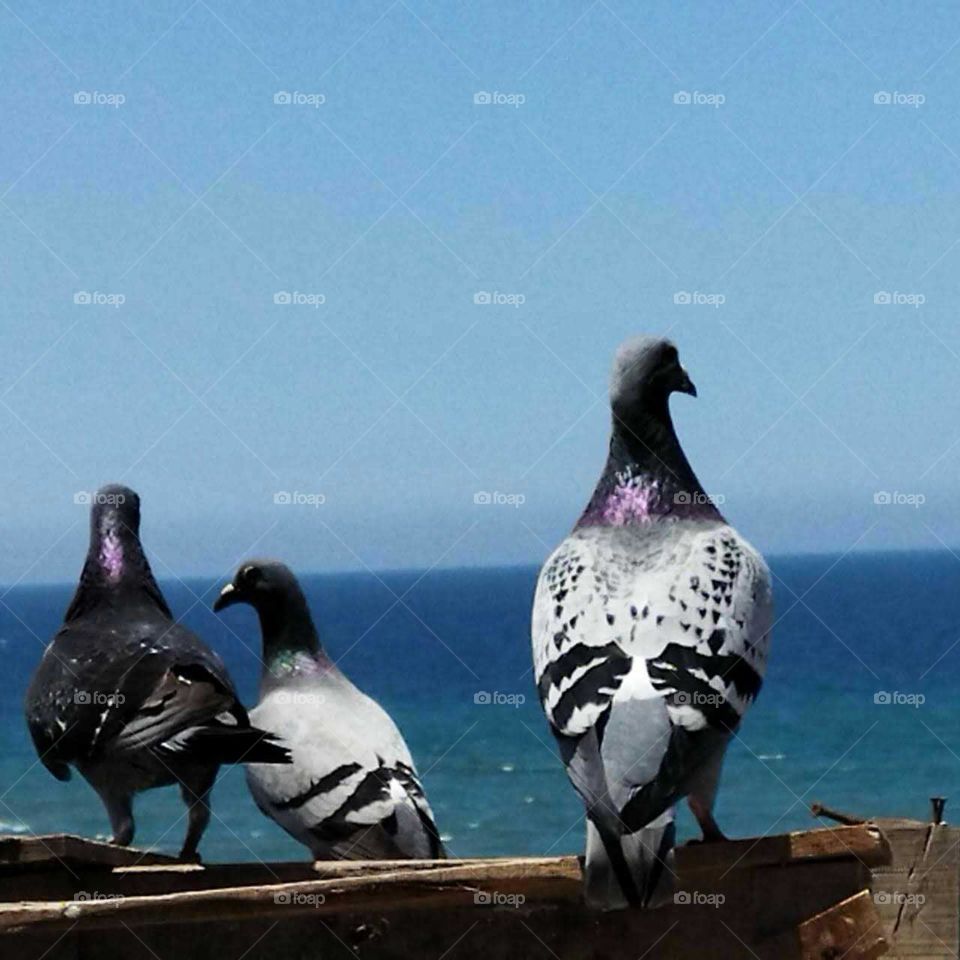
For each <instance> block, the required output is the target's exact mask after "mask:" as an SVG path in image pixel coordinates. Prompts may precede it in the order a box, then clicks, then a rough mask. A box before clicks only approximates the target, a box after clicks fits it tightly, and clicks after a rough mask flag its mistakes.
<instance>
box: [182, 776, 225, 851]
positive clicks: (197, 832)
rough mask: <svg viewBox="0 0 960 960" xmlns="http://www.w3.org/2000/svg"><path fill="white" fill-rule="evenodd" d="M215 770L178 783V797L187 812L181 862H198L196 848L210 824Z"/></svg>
mask: <svg viewBox="0 0 960 960" xmlns="http://www.w3.org/2000/svg"><path fill="white" fill-rule="evenodd" d="M217 769H218V768H217V767H213V768H208V769H204V770H201V771H198V772H197V774H196V775H195V776H194V777H193V778H191V779H190V780H187V778H184V779H183V780H181V781H180V796H181V797H183V802H184V803H185V804H186V805H187V808H188V810H189V815H188V825H187V835H186V837H185V838H184V840H183V847H182V848H181V850H180V859H181V860H190V861H193V862H195V863H199V862H200V854H199V852H198V849H197V848H198V847H199V846H200V838H201V837H202V836H203V832H204V830H206V829H207V824H208V823H209V822H210V791H211V790H212V789H213V783H214V781H215V780H216V779H217Z"/></svg>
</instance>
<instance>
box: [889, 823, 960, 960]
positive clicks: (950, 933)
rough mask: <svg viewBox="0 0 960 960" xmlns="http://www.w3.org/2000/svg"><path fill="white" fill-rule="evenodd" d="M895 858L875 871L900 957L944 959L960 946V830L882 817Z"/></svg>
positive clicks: (895, 953)
mask: <svg viewBox="0 0 960 960" xmlns="http://www.w3.org/2000/svg"><path fill="white" fill-rule="evenodd" d="M879 823H880V824H881V825H882V826H883V830H884V833H885V834H886V835H887V837H888V840H889V843H890V847H891V851H892V853H893V859H892V862H891V864H890V865H889V866H888V867H883V868H880V869H877V870H875V871H874V880H873V893H874V900H875V902H876V906H877V910H878V912H879V914H880V918H881V921H882V922H883V924H884V929H885V932H886V937H887V940H888V941H889V944H890V956H891V957H892V958H897V960H900V958H902V960H908V958H909V960H920V958H923V960H945V958H956V957H957V956H958V949H960V918H958V904H960V830H958V828H956V827H950V826H948V825H946V824H933V823H922V822H919V821H907V820H896V821H893V820H891V821H884V820H881V821H879Z"/></svg>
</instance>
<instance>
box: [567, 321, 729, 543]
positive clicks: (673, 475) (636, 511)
mask: <svg viewBox="0 0 960 960" xmlns="http://www.w3.org/2000/svg"><path fill="white" fill-rule="evenodd" d="M672 393H687V394H690V395H691V396H694V397H695V396H696V395H697V388H696V387H695V386H694V385H693V381H692V380H691V379H690V375H689V374H688V373H687V371H686V370H685V369H684V367H683V366H682V365H681V363H680V357H679V354H678V353H677V348H676V346H675V345H674V344H673V343H671V341H669V340H666V339H664V338H662V337H654V336H639V337H634V338H633V339H631V340H627V341H626V342H625V343H623V344H621V346H620V348H619V349H618V350H617V353H616V356H615V357H614V360H613V370H612V372H611V375H610V410H611V413H612V415H613V425H612V428H611V433H610V454H609V456H608V458H607V463H606V466H605V467H604V471H603V474H602V475H601V477H600V480H599V482H598V483H597V486H596V489H595V490H594V492H593V497H592V498H591V500H590V503H589V504H588V506H587V509H586V510H585V511H584V513H583V515H582V516H581V518H580V521H579V522H578V524H577V525H578V526H595V525H601V526H624V525H628V524H636V523H649V522H652V521H655V520H658V519H665V518H673V519H679V518H701V519H716V518H718V517H719V516H720V515H719V512H718V511H717V509H716V506H715V505H714V504H713V501H712V500H711V499H710V498H709V497H708V496H707V495H706V494H705V493H704V491H703V488H702V487H701V486H700V482H699V481H698V480H697V477H696V475H695V474H694V472H693V469H692V468H691V466H690V463H689V462H688V460H687V458H686V456H685V454H684V452H683V449H682V447H681V446H680V441H679V440H678V439H677V434H676V431H675V430H674V427H673V420H672V419H671V417H670V402H669V401H670V394H672Z"/></svg>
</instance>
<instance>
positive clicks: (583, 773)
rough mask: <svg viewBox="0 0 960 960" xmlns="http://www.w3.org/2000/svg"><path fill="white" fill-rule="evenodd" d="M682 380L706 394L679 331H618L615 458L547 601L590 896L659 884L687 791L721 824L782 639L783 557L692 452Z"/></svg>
mask: <svg viewBox="0 0 960 960" xmlns="http://www.w3.org/2000/svg"><path fill="white" fill-rule="evenodd" d="M674 391H680V392H682V393H689V394H692V395H693V396H696V390H695V388H694V386H693V383H692V382H691V381H690V378H689V377H688V375H687V372H686V370H684V368H683V367H682V366H681V365H680V361H679V359H678V356H677V350H676V347H674V345H673V344H672V343H670V342H669V341H667V340H661V339H658V338H654V337H639V338H637V339H635V340H631V341H628V342H627V343H625V344H624V345H623V346H622V347H621V348H620V350H619V352H618V353H617V357H616V360H615V363H614V368H613V376H612V381H611V407H612V411H613V427H612V436H611V439H610V453H609V457H608V459H607V464H606V467H605V468H604V471H603V474H602V476H601V477H600V481H599V482H598V484H597V487H596V489H595V490H594V493H593V497H592V498H591V500H590V503H589V505H588V506H587V509H586V511H585V512H584V514H583V516H582V517H581V518H580V520H579V522H578V523H577V525H576V527H575V528H574V530H573V532H572V533H571V534H570V536H568V537H567V539H566V540H564V541H563V543H561V544H560V546H559V547H558V548H557V549H556V550H555V551H554V553H553V554H552V555H551V557H550V558H549V559H548V560H547V562H546V564H545V565H544V567H543V570H542V571H541V573H540V579H539V581H538V584H537V591H536V597H535V599H534V606H533V624H532V640H533V659H534V667H535V673H536V680H537V685H538V691H539V695H540V701H541V703H542V705H543V708H544V711H545V712H546V714H547V718H548V720H549V721H550V725H551V728H552V731H553V733H554V735H555V737H556V738H557V741H558V743H559V745H560V751H561V755H562V757H563V759H564V762H565V764H566V767H567V773H568V775H569V777H570V780H571V782H572V783H573V785H574V787H575V788H576V790H577V792H578V793H579V794H580V796H581V798H582V800H583V802H584V805H585V806H586V812H587V854H586V896H587V899H588V901H589V902H590V903H592V904H593V905H595V906H598V907H601V908H619V907H623V906H626V905H627V904H640V905H648V904H653V903H657V902H661V901H662V899H663V898H664V896H665V893H666V891H667V890H669V888H670V886H671V883H670V879H671V878H670V877H669V872H670V870H669V867H670V862H671V860H672V857H671V856H670V851H671V849H672V847H673V842H674V826H673V819H674V806H675V804H677V803H678V802H679V801H680V800H681V799H683V798H684V797H687V798H688V802H689V805H690V809H691V810H692V812H693V814H694V815H695V817H696V818H697V821H698V822H699V825H700V828H701V830H702V831H703V838H704V840H718V839H722V838H723V834H722V833H721V832H720V828H719V827H718V826H717V824H716V822H715V821H714V819H713V815H712V808H713V801H714V796H715V794H716V791H717V784H718V780H719V777H720V768H721V765H722V763H723V756H724V752H725V750H726V747H727V743H728V741H729V739H730V737H731V736H732V735H733V733H734V732H735V731H736V729H737V727H738V725H739V723H740V718H741V717H742V716H743V714H744V712H745V711H746V709H747V707H748V706H749V705H750V704H751V703H752V702H753V700H754V699H755V697H756V696H757V693H758V691H759V690H760V684H761V681H762V678H763V673H764V669H765V666H766V660H767V650H768V647H769V633H770V629H771V625H772V616H773V609H772V601H771V589H770V574H769V572H768V570H767V567H766V564H765V563H764V561H763V558H762V557H761V556H760V555H759V554H758V553H757V552H756V550H754V549H753V547H751V546H750V544H748V543H747V542H746V541H745V540H744V539H743V538H742V537H741V536H740V535H739V534H738V533H737V532H736V530H734V529H733V528H732V527H731V526H729V525H728V524H727V522H726V521H725V520H724V518H723V517H722V516H721V514H720V511H719V510H718V509H717V507H716V505H715V504H714V502H713V501H712V500H711V499H710V498H709V497H707V495H706V494H705V493H704V491H703V488H702V487H701V486H700V483H699V481H698V480H697V478H696V476H695V475H694V472H693V470H692V469H691V467H690V464H689V463H688V462H687V458H686V456H684V453H683V450H682V449H681V447H680V442H679V440H678V439H677V436H676V433H675V432H674V428H673V422H672V420H671V417H670V410H669V404H668V400H669V396H670V394H671V393H672V392H674Z"/></svg>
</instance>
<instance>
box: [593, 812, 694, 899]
mask: <svg viewBox="0 0 960 960" xmlns="http://www.w3.org/2000/svg"><path fill="white" fill-rule="evenodd" d="M675 832H676V831H675V827H674V823H673V809H672V808H671V809H670V810H667V811H666V812H665V813H663V814H662V815H661V816H659V817H658V818H657V819H656V820H654V821H652V822H651V823H650V824H649V825H648V826H646V827H644V828H643V829H642V830H637V831H635V832H634V833H627V834H620V835H619V836H617V835H615V834H612V833H609V832H608V831H606V830H603V829H602V828H601V827H600V826H598V824H596V823H595V822H594V821H593V820H591V819H590V818H589V817H588V819H587V853H586V862H585V864H584V873H585V878H584V879H585V885H584V896H585V898H586V901H587V903H588V904H589V905H590V906H591V907H593V908H594V909H597V910H623V909H625V908H627V907H629V906H637V907H657V906H660V905H661V904H663V903H665V902H667V900H669V898H670V897H671V895H672V893H673V880H674V872H673V845H674V837H675Z"/></svg>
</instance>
